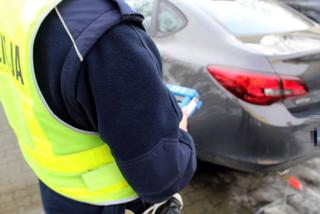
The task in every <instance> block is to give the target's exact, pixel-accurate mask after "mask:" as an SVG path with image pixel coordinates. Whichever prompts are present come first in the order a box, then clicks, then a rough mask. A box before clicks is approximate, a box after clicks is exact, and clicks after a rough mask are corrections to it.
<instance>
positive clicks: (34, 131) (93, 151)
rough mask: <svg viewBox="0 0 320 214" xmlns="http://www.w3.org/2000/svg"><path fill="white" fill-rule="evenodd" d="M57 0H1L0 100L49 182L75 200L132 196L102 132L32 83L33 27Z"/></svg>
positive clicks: (39, 172)
mask: <svg viewBox="0 0 320 214" xmlns="http://www.w3.org/2000/svg"><path fill="white" fill-rule="evenodd" d="M60 2H61V0H0V5H2V7H1V8H0V100H1V103H2V105H3V107H4V110H5V113H6V115H7V118H8V120H9V123H10V126H11V127H12V128H13V130H14V132H15V134H16V136H17V138H18V141H19V146H20V148H21V151H22V153H23V156H24V158H25V159H26V161H27V163H28V164H29V166H30V167H31V168H32V170H33V171H34V172H35V174H36V175H37V176H38V177H39V179H40V180H41V181H42V182H43V183H45V184H46V185H47V186H48V187H50V188H51V189H53V190H54V191H56V192H58V193H59V194H61V195H64V196H66V197H68V198H72V199H74V200H77V201H81V202H86V203H93V204H104V205H108V204H119V203H124V202H128V201H132V200H134V199H136V198H137V195H136V193H135V192H134V191H133V190H132V188H131V187H130V186H129V185H128V183H127V182H126V180H125V178H124V177H123V176H122V174H121V172H120V170H119V168H118V166H117V164H116V163H115V160H114V158H113V157H112V155H111V152H110V149H109V147H108V146H107V144H106V143H105V142H103V141H102V140H101V138H100V137H99V136H98V135H97V134H94V133H89V132H85V131H81V130H77V129H76V128H73V127H71V126H69V125H67V124H65V123H64V122H62V121H61V120H59V119H58V118H57V117H56V116H55V115H54V114H53V113H52V111H50V109H49V108H48V106H47V105H46V102H45V101H44V99H43V97H42V95H41V92H40V91H39V88H38V86H37V82H36V80H35V74H34V66H33V46H34V41H35V37H36V34H37V31H38V30H39V27H40V25H41V23H42V21H43V20H44V19H45V17H46V16H47V15H48V14H49V12H50V11H52V10H53V9H54V8H55V7H56V6H57V5H58V4H59V3H60Z"/></svg>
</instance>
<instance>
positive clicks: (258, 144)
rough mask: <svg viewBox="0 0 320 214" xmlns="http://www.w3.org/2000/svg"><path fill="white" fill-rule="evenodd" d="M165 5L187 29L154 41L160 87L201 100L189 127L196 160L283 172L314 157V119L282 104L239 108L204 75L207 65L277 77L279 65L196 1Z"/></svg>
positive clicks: (319, 121)
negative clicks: (191, 91) (179, 88)
mask: <svg viewBox="0 0 320 214" xmlns="http://www.w3.org/2000/svg"><path fill="white" fill-rule="evenodd" d="M169 2H171V3H172V4H174V5H175V6H176V7H177V8H179V10H180V11H181V12H182V13H183V14H185V15H186V17H187V19H188V24H187V25H186V26H185V27H184V28H183V29H181V30H180V31H178V32H176V33H173V34H171V35H169V36H166V37H154V40H155V42H156V44H157V46H158V48H159V49H160V52H161V55H162V57H163V61H164V64H163V68H164V69H163V70H164V77H165V81H167V82H169V83H172V84H180V85H184V86H187V87H192V88H195V89H197V90H198V92H199V93H200V95H201V100H202V101H203V103H204V104H203V106H202V108H201V109H200V111H198V112H197V113H196V114H195V115H194V116H193V117H192V118H191V119H190V123H189V130H190V132H191V134H192V136H193V138H194V140H195V143H196V147H197V153H198V157H199V159H202V160H206V161H209V162H213V163H218V164H222V165H225V166H228V167H232V168H236V169H241V170H245V171H256V170H259V171H261V170H274V169H283V168H286V167H289V166H291V165H292V164H294V163H296V162H298V161H302V160H305V159H308V158H311V157H314V156H315V155H318V153H317V152H315V150H314V148H313V146H312V143H311V136H310V131H311V130H313V128H315V127H320V117H319V115H314V114H311V115H303V116H300V117H298V116H295V115H294V114H293V113H292V112H290V111H289V109H288V108H287V105H286V103H285V102H278V103H274V104H272V105H270V106H258V105H253V104H250V103H247V102H244V101H242V100H240V99H238V98H237V97H235V96H233V95H232V94H231V93H229V92H228V91H226V89H224V88H223V87H222V86H221V85H220V84H219V83H218V82H217V81H216V80H215V79H213V78H212V77H211V75H209V73H208V71H207V66H209V65H222V66H225V67H231V68H239V69H247V70H249V71H252V72H264V73H270V74H277V73H281V72H282V71H283V70H281V69H279V66H280V67H281V63H283V61H281V60H280V58H278V59H272V58H270V57H267V56H265V55H263V54H259V53H257V52H256V51H253V50H251V49H250V48H248V46H247V45H246V44H245V43H244V42H243V41H241V39H240V38H236V37H235V36H234V35H232V34H231V33H229V32H228V31H227V30H226V29H225V28H224V27H222V26H221V25H220V24H219V23H218V22H216V21H215V20H214V18H213V17H212V16H210V15H208V14H207V13H205V12H204V11H203V8H201V7H200V6H199V5H198V4H197V1H195V0H170V1H169ZM299 56H300V55H299ZM303 56H304V55H303ZM285 59H287V58H285V57H284V58H283V60H285ZM277 60H278V61H277ZM275 61H277V63H274V62H275ZM290 66H291V67H295V66H296V67H297V68H298V67H299V66H303V65H295V64H290ZM290 66H289V67H288V68H290ZM301 72H302V71H301ZM299 99H301V98H299ZM295 100H296V98H295ZM286 102H288V101H286ZM292 102H293V104H294V102H296V101H292Z"/></svg>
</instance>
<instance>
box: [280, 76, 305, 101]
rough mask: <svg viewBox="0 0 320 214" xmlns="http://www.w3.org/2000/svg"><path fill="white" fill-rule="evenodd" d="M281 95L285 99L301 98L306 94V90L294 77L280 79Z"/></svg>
mask: <svg viewBox="0 0 320 214" xmlns="http://www.w3.org/2000/svg"><path fill="white" fill-rule="evenodd" d="M281 79H282V87H283V95H284V96H285V97H291V96H302V95H305V94H307V90H306V88H305V86H304V85H303V84H302V82H301V81H300V80H299V79H298V78H294V77H281Z"/></svg>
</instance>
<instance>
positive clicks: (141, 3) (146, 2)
mask: <svg viewBox="0 0 320 214" xmlns="http://www.w3.org/2000/svg"><path fill="white" fill-rule="evenodd" d="M126 2H127V3H128V4H129V5H130V6H131V7H132V8H133V9H134V10H136V11H137V12H139V13H141V14H142V15H143V16H144V22H143V25H144V27H145V28H146V30H147V31H149V30H150V26H151V18H152V10H153V3H154V0H126Z"/></svg>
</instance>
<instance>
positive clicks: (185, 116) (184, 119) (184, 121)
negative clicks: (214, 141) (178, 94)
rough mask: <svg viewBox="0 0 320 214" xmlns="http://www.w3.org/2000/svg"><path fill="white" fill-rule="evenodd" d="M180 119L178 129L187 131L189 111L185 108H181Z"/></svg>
mask: <svg viewBox="0 0 320 214" xmlns="http://www.w3.org/2000/svg"><path fill="white" fill-rule="evenodd" d="M182 114H183V116H182V120H181V121H180V124H179V127H180V129H182V130H183V131H186V132H187V131H188V117H189V113H188V111H187V109H185V108H183V109H182Z"/></svg>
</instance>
